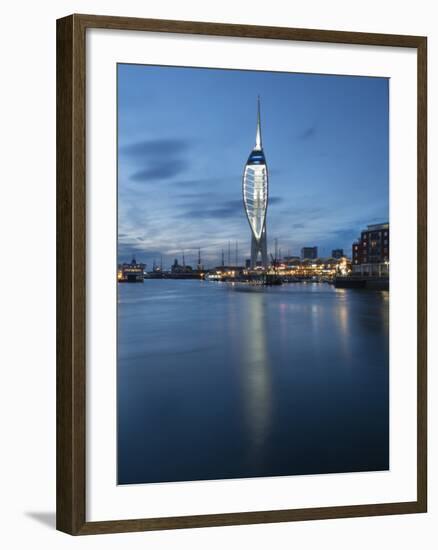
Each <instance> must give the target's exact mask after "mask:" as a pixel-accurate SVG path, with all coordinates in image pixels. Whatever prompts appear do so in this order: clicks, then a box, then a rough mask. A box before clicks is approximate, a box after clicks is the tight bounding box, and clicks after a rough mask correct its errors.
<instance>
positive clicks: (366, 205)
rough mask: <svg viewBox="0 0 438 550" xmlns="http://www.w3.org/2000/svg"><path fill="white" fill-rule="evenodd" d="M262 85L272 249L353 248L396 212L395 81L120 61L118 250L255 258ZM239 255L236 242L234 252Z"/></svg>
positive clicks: (324, 251) (145, 258)
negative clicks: (249, 205) (246, 181)
mask: <svg viewBox="0 0 438 550" xmlns="http://www.w3.org/2000/svg"><path fill="white" fill-rule="evenodd" d="M257 95H260V98H261V120H262V137H263V148H264V152H265V156H266V162H267V165H268V171H269V205H268V212H267V236H268V251H272V252H273V249H274V238H277V239H278V246H279V247H281V251H282V254H283V255H286V254H292V255H299V254H300V250H301V247H303V246H318V249H319V255H320V256H321V257H327V256H330V254H331V250H332V249H333V248H343V249H344V251H345V252H346V253H347V254H348V256H350V255H351V244H352V242H353V241H354V239H356V238H357V237H358V236H359V234H360V231H361V229H363V228H364V227H365V226H366V225H368V224H371V223H379V222H385V221H388V217H389V209H388V204H389V175H388V146H389V143H388V116H389V113H388V80H387V79H384V78H367V77H351V76H327V75H311V74H294V73H273V72H258V71H236V70H220V69H192V68H180V67H153V66H147V65H126V64H119V65H118V147H119V151H118V153H119V154H118V217H119V219H118V240H119V260H120V261H130V260H131V258H132V256H133V255H135V257H136V259H137V261H142V262H145V263H147V264H148V269H151V268H152V262H153V260H154V259H155V260H156V261H157V262H159V260H160V255H161V254H162V255H163V258H164V266H165V267H166V268H167V267H169V266H170V264H171V263H172V262H173V260H174V258H178V260H179V261H181V257H182V251H183V250H184V251H185V257H186V263H188V264H191V265H195V264H196V258H197V254H198V248H199V247H200V248H201V253H202V259H203V262H204V264H206V266H207V267H211V266H213V265H218V264H219V263H220V257H221V250H222V248H223V249H225V251H226V250H227V246H228V241H231V242H232V250H233V251H234V246H235V241H238V246H239V263H240V264H242V263H243V261H244V259H246V258H248V257H249V255H250V254H249V250H250V237H251V233H250V228H249V225H248V221H247V219H246V215H245V211H244V208H243V204H242V173H243V168H244V165H245V163H246V161H247V159H248V156H249V153H250V152H251V150H252V148H253V146H254V143H255V132H256V116H257ZM232 258H233V262H234V252H233V256H232Z"/></svg>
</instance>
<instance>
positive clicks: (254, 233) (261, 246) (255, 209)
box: [242, 98, 268, 269]
mask: <svg viewBox="0 0 438 550" xmlns="http://www.w3.org/2000/svg"><path fill="white" fill-rule="evenodd" d="M242 192H243V203H244V205H245V212H246V216H247V218H248V223H249V226H250V228H251V268H252V269H254V268H255V267H257V266H258V265H261V266H262V267H264V268H266V267H267V266H268V248H267V240H266V212H267V209H268V167H267V165H266V159H265V154H264V151H263V145H262V130H261V122H260V98H258V100H257V129H256V142H255V146H254V149H253V150H252V151H251V153H250V155H249V157H248V160H247V162H246V164H245V168H244V172H243V181H242ZM259 255H260V257H261V260H260V262H259V261H258V257H259Z"/></svg>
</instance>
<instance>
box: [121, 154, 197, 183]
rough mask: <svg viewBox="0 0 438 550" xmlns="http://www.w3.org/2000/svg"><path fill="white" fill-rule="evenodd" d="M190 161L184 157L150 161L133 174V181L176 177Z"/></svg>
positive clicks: (154, 180) (150, 180)
mask: <svg viewBox="0 0 438 550" xmlns="http://www.w3.org/2000/svg"><path fill="white" fill-rule="evenodd" d="M187 167H188V163H187V162H186V161H185V160H183V159H173V160H170V159H166V160H164V159H157V160H154V161H150V162H149V163H148V166H147V168H143V169H142V170H138V171H137V172H134V173H133V174H131V177H130V179H131V181H138V182H146V183H147V182H152V181H153V182H156V181H163V180H168V179H171V178H174V177H175V176H178V175H179V174H181V173H183V172H184V171H185V169H186V168H187Z"/></svg>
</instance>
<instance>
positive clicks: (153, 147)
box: [120, 139, 190, 183]
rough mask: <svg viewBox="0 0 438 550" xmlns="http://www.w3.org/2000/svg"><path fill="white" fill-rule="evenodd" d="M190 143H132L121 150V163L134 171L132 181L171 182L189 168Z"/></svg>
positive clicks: (152, 141)
mask: <svg viewBox="0 0 438 550" xmlns="http://www.w3.org/2000/svg"><path fill="white" fill-rule="evenodd" d="M189 148H190V142H189V141H188V140H183V139H157V140H148V141H140V142H137V143H131V144H129V145H126V146H124V147H121V148H120V157H121V162H122V163H126V164H127V165H128V167H129V168H132V169H133V171H132V172H131V174H130V178H129V179H130V180H131V181H133V182H141V183H157V182H163V181H169V180H172V179H174V178H175V177H177V176H181V175H182V174H184V173H185V172H186V170H187V169H188V167H189V162H188V160H187V153H188V151H189Z"/></svg>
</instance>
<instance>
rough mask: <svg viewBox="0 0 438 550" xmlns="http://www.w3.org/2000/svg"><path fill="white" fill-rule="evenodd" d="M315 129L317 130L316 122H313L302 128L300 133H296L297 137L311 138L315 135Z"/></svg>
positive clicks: (302, 138)
mask: <svg viewBox="0 0 438 550" xmlns="http://www.w3.org/2000/svg"><path fill="white" fill-rule="evenodd" d="M316 131H317V128H316V124H313V125H312V126H309V127H308V128H306V129H305V130H303V131H302V132H301V133H300V134H298V139H301V140H307V139H311V138H313V137H314V136H315V135H316Z"/></svg>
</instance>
